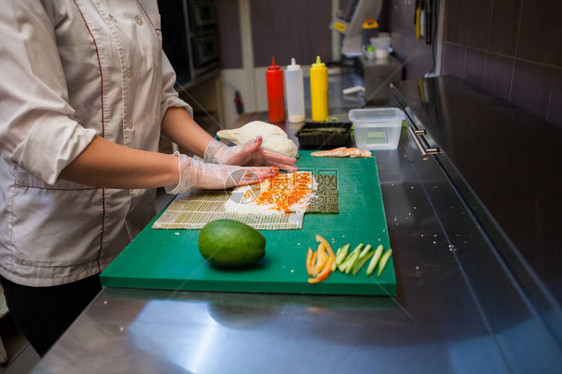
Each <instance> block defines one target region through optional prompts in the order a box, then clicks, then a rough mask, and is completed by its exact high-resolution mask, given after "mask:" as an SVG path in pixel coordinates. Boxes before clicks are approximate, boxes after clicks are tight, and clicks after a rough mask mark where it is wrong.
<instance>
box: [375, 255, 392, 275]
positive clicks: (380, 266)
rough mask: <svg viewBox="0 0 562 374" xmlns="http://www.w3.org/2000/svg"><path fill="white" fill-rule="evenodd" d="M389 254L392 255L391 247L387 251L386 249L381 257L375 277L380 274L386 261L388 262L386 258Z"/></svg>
mask: <svg viewBox="0 0 562 374" xmlns="http://www.w3.org/2000/svg"><path fill="white" fill-rule="evenodd" d="M391 255H392V249H390V248H389V249H388V251H386V252H385V254H384V255H383V256H382V258H381V263H380V264H379V272H378V274H377V277H380V276H381V274H382V271H383V270H384V267H385V266H386V263H387V262H388V259H389V258H390V256H391Z"/></svg>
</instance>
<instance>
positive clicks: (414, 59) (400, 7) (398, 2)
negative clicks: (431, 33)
mask: <svg viewBox="0 0 562 374" xmlns="http://www.w3.org/2000/svg"><path fill="white" fill-rule="evenodd" d="M383 4H384V5H383V10H382V12H381V18H382V19H383V20H386V19H388V23H389V30H390V31H391V36H392V48H393V49H394V55H395V56H396V57H397V58H398V59H399V60H400V61H401V62H402V63H403V64H404V68H403V70H404V79H417V78H422V77H423V76H424V75H425V74H426V73H431V72H433V70H434V63H435V58H436V54H435V52H436V51H435V50H434V48H433V45H434V44H435V43H436V42H437V40H436V38H435V40H433V44H430V45H428V44H427V43H426V42H425V40H417V39H416V27H415V25H414V14H415V0H384V2H383ZM434 8H435V10H436V9H438V7H437V3H435V4H434ZM434 22H437V17H434ZM381 26H382V25H381Z"/></svg>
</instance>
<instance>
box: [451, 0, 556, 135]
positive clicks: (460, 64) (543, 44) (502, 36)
mask: <svg viewBox="0 0 562 374" xmlns="http://www.w3.org/2000/svg"><path fill="white" fill-rule="evenodd" d="M561 15H562V1H560V0H456V1H446V3H445V24H444V35H443V36H444V40H443V61H442V62H443V67H442V71H441V72H442V74H451V73H452V74H455V75H457V76H459V77H461V78H464V79H465V80H467V81H469V82H471V83H473V84H475V85H477V86H479V87H482V88H483V89H484V90H486V91H488V92H490V93H493V94H495V95H497V96H499V97H501V98H503V99H505V100H507V101H509V102H511V103H513V104H515V105H517V106H518V107H521V108H523V109H525V110H527V111H528V112H531V113H532V114H534V115H536V116H538V117H540V118H542V119H544V120H546V121H547V122H550V123H552V124H554V125H557V126H560V127H562V22H561V21H560V16H561Z"/></svg>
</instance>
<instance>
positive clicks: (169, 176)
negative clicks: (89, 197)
mask: <svg viewBox="0 0 562 374" xmlns="http://www.w3.org/2000/svg"><path fill="white" fill-rule="evenodd" d="M60 178H62V179H66V180H70V181H72V182H76V183H80V184H84V185H87V186H93V187H105V188H153V187H163V186H170V185H174V184H177V183H178V181H179V175H178V159H177V157H174V156H172V155H166V154H163V153H158V152H149V151H141V150H138V149H132V148H127V147H125V146H122V145H118V144H116V143H113V142H110V141H109V140H106V139H103V138H101V137H95V138H94V140H92V142H91V143H90V144H89V145H88V147H86V149H84V151H83V152H82V153H81V154H80V155H79V156H78V157H77V158H76V159H75V160H74V161H73V162H72V163H70V164H69V165H68V166H67V167H66V168H64V169H63V170H62V172H61V174H60Z"/></svg>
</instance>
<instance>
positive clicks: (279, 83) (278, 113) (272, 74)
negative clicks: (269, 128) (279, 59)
mask: <svg viewBox="0 0 562 374" xmlns="http://www.w3.org/2000/svg"><path fill="white" fill-rule="evenodd" d="M265 81H266V83H267V106H268V108H269V122H283V121H285V101H284V96H283V92H284V91H283V71H281V67H280V66H279V65H275V57H272V58H271V66H269V67H268V68H267V71H266V72H265Z"/></svg>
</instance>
